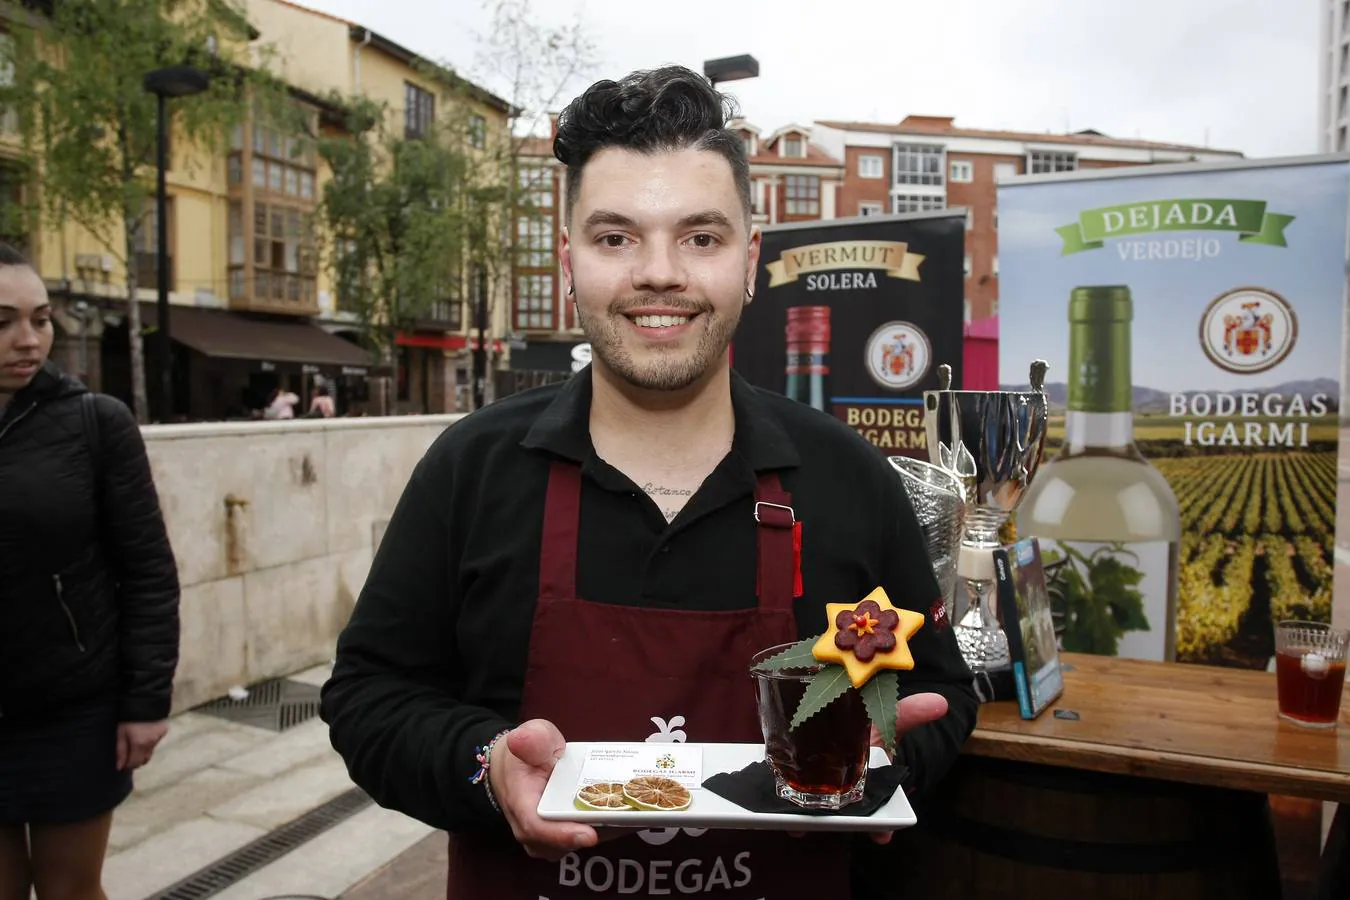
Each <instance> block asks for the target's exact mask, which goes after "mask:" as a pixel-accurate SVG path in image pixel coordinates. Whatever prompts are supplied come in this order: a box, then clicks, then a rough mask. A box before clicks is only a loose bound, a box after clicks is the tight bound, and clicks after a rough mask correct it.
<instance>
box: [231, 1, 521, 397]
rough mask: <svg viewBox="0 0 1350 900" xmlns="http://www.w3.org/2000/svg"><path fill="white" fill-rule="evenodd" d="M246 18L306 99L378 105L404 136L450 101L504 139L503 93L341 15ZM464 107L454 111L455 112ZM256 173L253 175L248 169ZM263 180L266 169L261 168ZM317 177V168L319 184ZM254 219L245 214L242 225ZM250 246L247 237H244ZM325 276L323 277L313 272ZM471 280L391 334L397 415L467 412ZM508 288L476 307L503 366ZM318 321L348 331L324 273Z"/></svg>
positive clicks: (266, 12)
mask: <svg viewBox="0 0 1350 900" xmlns="http://www.w3.org/2000/svg"><path fill="white" fill-rule="evenodd" d="M244 6H245V9H246V11H247V14H248V16H249V20H250V22H252V23H253V25H254V27H256V28H257V29H258V31H259V32H260V34H261V39H260V40H261V42H262V43H264V44H266V45H268V46H269V47H270V48H271V50H272V52H273V55H274V57H275V62H274V63H273V64H272V66H273V69H274V70H275V71H277V73H278V74H279V75H280V76H281V77H282V78H283V80H285V81H286V83H288V84H291V85H294V86H295V87H296V88H297V89H299V90H302V91H305V92H307V93H309V94H311V95H314V96H326V95H327V94H328V92H330V91H332V90H337V91H339V92H340V93H341V94H343V95H345V96H361V97H366V98H368V99H370V100H373V101H376V102H381V103H384V104H386V106H387V109H388V110H389V116H390V121H389V122H387V123H386V127H387V128H388V129H389V130H390V132H391V133H393V134H395V135H399V136H402V137H404V138H407V139H421V138H424V137H427V136H428V135H430V134H431V133H432V131H433V128H434V126H435V123H436V122H437V121H438V118H441V117H444V116H446V115H448V114H449V113H448V110H449V106H450V104H459V103H468V104H469V105H470V108H469V110H468V111H467V117H466V118H467V126H468V129H469V131H470V133H471V134H472V135H474V140H475V141H476V142H477V144H476V146H479V147H480V148H481V147H485V146H486V145H487V143H488V142H489V141H492V140H501V139H504V135H505V131H506V129H507V127H508V122H509V118H510V115H511V111H512V108H511V106H510V104H509V103H508V102H507V101H506V100H504V99H503V98H501V97H498V96H496V95H494V94H492V93H491V92H489V91H487V90H485V89H483V88H482V87H480V86H477V85H474V84H472V83H469V82H467V81H465V80H464V79H462V78H460V77H458V76H455V75H453V74H450V73H445V72H441V73H439V74H432V72H433V69H432V68H431V67H430V66H428V65H427V64H428V63H430V62H432V61H431V60H427V59H425V58H424V57H422V56H420V55H419V54H418V53H417V52H416V51H414V50H412V49H410V48H408V47H405V46H403V45H401V44H399V43H397V42H395V41H394V40H392V39H390V38H388V37H386V36H384V35H381V34H379V33H377V32H374V31H372V30H370V29H369V28H367V27H365V26H363V25H361V24H359V23H356V22H351V21H348V20H346V19H342V18H339V17H337V16H332V15H329V14H327V13H323V12H319V11H316V10H312V9H309V8H306V7H304V6H301V5H299V4H296V3H292V2H289V0H245V4H244ZM462 112H464V111H463V110H458V109H457V110H455V114H456V115H458V114H460V113H462ZM253 174H254V176H255V179H256V174H257V173H256V171H255V172H254V173H253ZM269 177H270V173H269ZM323 181H324V173H322V172H318V173H316V188H317V189H318V190H322V184H323ZM254 221H255V217H250V216H248V215H247V214H246V215H245V216H244V217H243V222H244V225H245V229H246V230H247V229H248V228H249V227H250V226H251V224H253V223H254ZM245 245H246V246H248V245H249V235H247V234H246V235H245ZM320 274H321V275H323V273H320ZM479 287H480V285H479V282H478V280H477V279H473V278H470V277H467V276H466V278H465V280H464V283H462V284H451V285H447V293H446V296H445V297H444V299H443V300H441V301H439V302H437V303H436V304H434V305H433V307H432V308H431V309H429V310H428V311H427V313H426V316H425V317H424V318H423V319H421V320H420V321H418V322H416V323H414V324H413V327H411V328H410V329H409V330H408V331H406V332H401V333H399V334H398V336H397V338H396V342H397V345H398V358H397V360H396V373H395V377H396V391H395V398H396V399H395V403H396V411H399V412H447V411H448V412H455V411H465V410H468V409H469V408H470V405H471V404H470V398H471V396H472V387H471V385H472V374H473V351H474V349H475V348H476V346H477V338H476V324H477V322H476V319H475V312H476V308H477V305H478V300H479V298H478V290H479ZM509 288H510V286H509V285H508V284H504V283H495V282H493V281H492V280H491V279H487V280H486V283H485V290H486V294H487V295H486V296H484V297H483V298H482V306H483V307H484V309H485V310H486V311H488V317H489V321H487V322H486V323H485V326H486V327H485V330H486V332H487V334H488V335H489V341H490V344H489V347H490V350H491V353H490V357H491V362H490V363H489V364H490V365H492V366H493V367H497V366H500V365H501V361H502V354H503V351H504V344H503V342H502V341H501V340H500V339H499V338H497V337H492V336H500V335H501V334H503V333H504V331H505V330H506V327H507V325H506V323H507V320H508V317H509V310H508V309H507V306H508V304H507V302H506V297H507V296H508V291H509ZM307 313H309V314H312V315H314V316H315V317H316V318H317V320H318V321H319V322H320V323H321V325H322V327H323V328H324V329H325V330H327V331H330V332H333V333H346V334H347V336H348V337H349V338H354V337H355V324H354V318H355V317H354V316H353V315H352V314H351V313H350V312H349V311H347V310H345V309H344V308H343V300H342V297H341V296H340V295H339V292H338V291H337V290H336V288H335V286H333V285H332V284H330V283H329V282H328V279H327V277H326V275H324V276H323V279H322V281H321V282H320V284H319V290H318V292H317V294H316V296H315V304H314V305H313V306H312V307H311V308H310V309H308V310H307Z"/></svg>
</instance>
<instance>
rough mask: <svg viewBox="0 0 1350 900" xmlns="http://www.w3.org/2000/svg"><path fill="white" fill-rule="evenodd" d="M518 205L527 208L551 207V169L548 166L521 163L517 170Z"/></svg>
mask: <svg viewBox="0 0 1350 900" xmlns="http://www.w3.org/2000/svg"><path fill="white" fill-rule="evenodd" d="M516 177H517V178H518V179H519V181H518V185H519V188H520V201H519V202H520V205H521V206H522V207H524V208H525V209H527V210H539V209H552V208H553V170H552V169H551V168H549V167H548V166H536V165H523V166H521V167H520V169H519V170H518V172H517V174H516Z"/></svg>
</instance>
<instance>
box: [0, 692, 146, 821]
mask: <svg viewBox="0 0 1350 900" xmlns="http://www.w3.org/2000/svg"><path fill="white" fill-rule="evenodd" d="M131 789H132V778H131V772H130V771H126V772H119V771H117V703H116V700H105V699H100V700H98V701H96V702H86V703H82V704H79V705H77V706H63V707H62V708H61V709H60V710H59V711H57V710H53V711H50V712H44V713H42V714H40V715H37V716H27V717H23V718H18V719H13V718H9V717H0V825H10V826H12V825H68V824H74V823H76V822H83V821H86V820H88V819H93V818H97V817H98V816H101V815H103V814H104V813H107V812H110V811H111V810H113V809H114V808H116V807H117V806H118V805H119V804H120V803H121V802H122V801H123V800H125V799H126V798H127V796H128V795H129V794H130V793H131Z"/></svg>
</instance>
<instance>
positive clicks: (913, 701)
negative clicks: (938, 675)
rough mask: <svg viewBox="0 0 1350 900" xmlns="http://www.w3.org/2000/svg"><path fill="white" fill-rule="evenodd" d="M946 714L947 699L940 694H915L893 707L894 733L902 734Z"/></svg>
mask: <svg viewBox="0 0 1350 900" xmlns="http://www.w3.org/2000/svg"><path fill="white" fill-rule="evenodd" d="M946 714H947V698H946V697H944V696H942V695H941V694H931V693H930V694H915V695H914V696H912V697H905V698H904V699H902V700H901V701H900V702H899V703H897V704H896V705H895V723H896V726H895V731H896V734H897V735H900V734H904V733H905V732H906V731H909V730H910V729H911V728H917V727H918V726H920V725H926V724H928V723H929V722H934V721H936V720H938V719H940V718H942V717H943V716H945V715H946Z"/></svg>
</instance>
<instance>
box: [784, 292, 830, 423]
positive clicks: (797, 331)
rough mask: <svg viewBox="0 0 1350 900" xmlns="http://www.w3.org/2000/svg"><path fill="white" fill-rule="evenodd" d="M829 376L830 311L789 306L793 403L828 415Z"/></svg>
mask: <svg viewBox="0 0 1350 900" xmlns="http://www.w3.org/2000/svg"><path fill="white" fill-rule="evenodd" d="M829 374H830V308H829V307H828V306H790V307H788V311H787V390H786V391H784V393H786V394H787V395H788V396H789V397H791V398H792V399H793V400H798V401H801V402H802V403H805V404H807V405H809V406H811V407H813V408H815V409H818V410H820V411H821V412H826V411H827V410H826V408H825V406H826V403H825V398H826V397H827V395H828V391H827V390H826V384H825V382H826V378H827V377H828V376H829Z"/></svg>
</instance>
